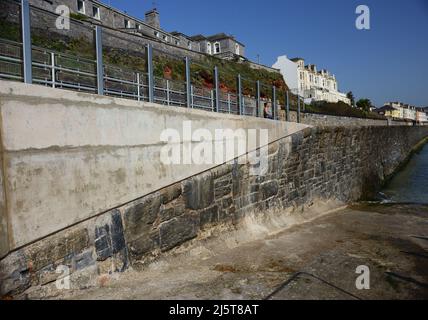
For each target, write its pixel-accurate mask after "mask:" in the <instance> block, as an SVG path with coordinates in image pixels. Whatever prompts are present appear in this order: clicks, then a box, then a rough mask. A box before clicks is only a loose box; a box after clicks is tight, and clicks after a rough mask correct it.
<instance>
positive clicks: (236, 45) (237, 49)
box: [235, 43, 241, 56]
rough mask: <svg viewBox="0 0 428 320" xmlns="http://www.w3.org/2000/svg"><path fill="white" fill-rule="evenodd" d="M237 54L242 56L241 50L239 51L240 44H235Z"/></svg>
mask: <svg viewBox="0 0 428 320" xmlns="http://www.w3.org/2000/svg"><path fill="white" fill-rule="evenodd" d="M235 54H237V55H238V56H239V55H240V54H241V52H240V49H239V44H237V43H235Z"/></svg>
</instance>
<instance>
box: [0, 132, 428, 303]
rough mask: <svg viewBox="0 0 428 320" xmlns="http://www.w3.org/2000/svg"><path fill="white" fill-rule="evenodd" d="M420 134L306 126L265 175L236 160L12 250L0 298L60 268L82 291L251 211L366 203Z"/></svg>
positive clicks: (41, 283)
mask: <svg viewBox="0 0 428 320" xmlns="http://www.w3.org/2000/svg"><path fill="white" fill-rule="evenodd" d="M426 137H428V127H406V126H394V127H381V126H375V127H369V126H366V127H313V128H306V129H304V130H302V131H299V132H297V133H294V134H293V135H291V136H290V137H286V138H283V139H280V140H278V141H276V142H273V143H271V144H270V146H269V172H268V174H267V175H265V176H251V175H250V174H249V169H250V164H238V162H237V161H232V162H230V163H226V164H223V165H221V166H219V167H215V168H212V169H209V170H207V171H205V172H203V173H200V174H197V175H194V176H192V177H190V178H187V179H184V180H181V181H177V182H176V183H174V184H172V185H170V186H168V187H166V188H162V189H160V190H157V191H156V192H153V193H151V194H149V195H147V196H144V197H142V198H140V199H137V200H135V201H132V202H130V203H128V204H126V205H124V206H120V207H118V208H116V209H114V210H110V211H108V212H106V213H104V214H102V215H100V216H98V217H93V218H91V219H89V220H86V221H84V222H82V223H79V224H76V225H74V226H72V227H70V228H67V229H65V230H63V231H60V232H57V233H56V234H54V235H52V236H49V237H46V238H44V239H42V240H40V241H37V242H35V243H32V244H29V245H27V246H25V247H23V248H21V249H19V250H16V251H14V252H13V253H11V254H9V255H8V256H6V257H5V258H4V259H3V260H2V261H1V262H0V279H1V281H0V283H1V285H0V290H1V294H2V295H19V294H22V293H24V294H25V292H31V290H45V291H47V292H50V293H52V291H54V290H55V286H54V283H55V279H56V278H57V276H58V274H56V273H55V270H56V269H57V267H58V266H59V265H66V266H67V267H68V268H69V270H70V280H71V286H72V287H74V288H84V287H86V286H88V285H91V284H92V285H93V284H94V283H96V281H97V279H99V278H98V277H99V275H101V274H104V273H113V272H120V271H123V270H125V269H126V268H127V267H128V266H130V265H134V266H138V265H139V264H140V262H141V261H150V260H151V259H154V258H156V257H157V256H158V255H160V254H162V253H163V252H166V251H168V250H171V249H173V248H176V247H178V246H180V245H181V244H183V243H185V242H187V241H189V240H191V239H195V238H197V237H202V235H203V231H204V230H207V229H209V228H211V227H213V226H218V225H223V224H224V225H230V226H239V222H240V221H241V220H242V218H243V217H244V216H246V215H249V214H251V213H253V212H256V213H257V212H269V210H280V209H283V208H294V209H301V208H303V207H305V206H309V205H311V204H312V203H316V201H317V200H331V199H334V200H338V201H340V202H343V203H349V202H352V201H355V200H359V199H362V198H370V197H371V196H373V194H374V192H375V191H376V190H378V188H379V187H380V186H381V184H382V183H383V182H384V181H385V179H387V178H388V176H390V175H391V174H393V173H394V171H395V170H396V169H397V168H398V167H399V166H400V164H402V163H403V161H405V160H406V158H407V157H408V156H409V154H410V153H411V151H412V147H413V146H415V145H416V144H417V143H419V142H420V141H421V140H422V139H424V138H426Z"/></svg>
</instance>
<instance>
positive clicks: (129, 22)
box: [124, 18, 131, 29]
mask: <svg viewBox="0 0 428 320" xmlns="http://www.w3.org/2000/svg"><path fill="white" fill-rule="evenodd" d="M124 22H125V29H130V28H131V20H129V19H126V18H124Z"/></svg>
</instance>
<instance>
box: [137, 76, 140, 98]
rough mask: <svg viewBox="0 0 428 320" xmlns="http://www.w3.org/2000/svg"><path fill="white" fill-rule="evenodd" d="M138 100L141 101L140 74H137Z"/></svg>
mask: <svg viewBox="0 0 428 320" xmlns="http://www.w3.org/2000/svg"><path fill="white" fill-rule="evenodd" d="M137 99H138V101H141V88H140V73H139V72H137Z"/></svg>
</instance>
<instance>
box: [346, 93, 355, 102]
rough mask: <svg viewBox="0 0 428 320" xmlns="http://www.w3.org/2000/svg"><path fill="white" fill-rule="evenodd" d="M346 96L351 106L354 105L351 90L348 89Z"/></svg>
mask: <svg viewBox="0 0 428 320" xmlns="http://www.w3.org/2000/svg"><path fill="white" fill-rule="evenodd" d="M346 97H347V98H348V99H349V100H351V106H355V97H354V94H353V93H352V91H349V92H348V93H347V94H346Z"/></svg>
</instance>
